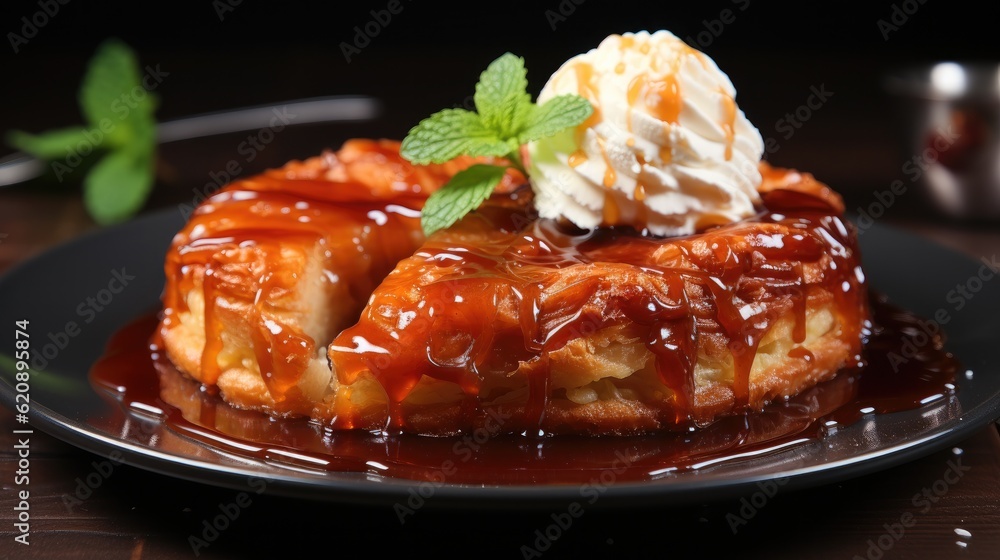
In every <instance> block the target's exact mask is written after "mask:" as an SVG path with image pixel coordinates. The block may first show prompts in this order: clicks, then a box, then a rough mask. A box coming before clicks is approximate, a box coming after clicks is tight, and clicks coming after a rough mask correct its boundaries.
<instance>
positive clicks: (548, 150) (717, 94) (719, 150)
mask: <svg viewBox="0 0 1000 560" xmlns="http://www.w3.org/2000/svg"><path fill="white" fill-rule="evenodd" d="M562 94H578V95H581V96H583V97H585V98H587V99H588V100H589V101H590V102H591V104H592V105H593V107H594V112H593V114H592V115H591V117H590V118H589V119H587V121H585V122H584V123H582V124H581V125H580V126H578V127H576V128H572V129H567V130H565V131H563V132H561V133H559V134H557V135H555V136H552V137H549V138H544V139H542V140H538V141H535V142H531V143H529V144H528V155H529V174H530V176H531V183H532V187H533V189H534V190H535V205H536V207H537V209H538V212H539V214H540V215H541V216H542V217H544V218H559V217H565V218H567V219H569V220H570V221H571V222H573V223H575V224H576V225H577V226H579V227H582V228H593V227H596V226H601V225H605V226H612V225H631V226H633V227H635V228H636V229H638V230H643V229H645V230H646V231H648V232H649V233H652V234H654V235H686V234H691V233H694V232H696V231H698V230H700V229H703V228H705V227H708V226H711V225H716V224H722V223H730V222H733V221H736V220H740V219H743V218H746V217H749V216H751V215H753V214H754V212H755V209H754V205H755V203H757V202H758V201H759V200H760V198H759V195H758V193H757V187H758V186H759V185H760V182H761V175H760V172H759V170H758V164H759V163H760V160H761V156H762V155H763V152H764V142H763V140H762V138H761V135H760V132H759V131H758V130H757V129H756V128H755V127H754V126H753V125H752V124H750V122H749V121H748V120H747V119H746V117H745V116H744V114H743V112H742V111H741V110H740V109H739V107H737V106H736V102H735V100H734V99H735V96H736V90H735V88H734V87H733V84H732V82H731V81H730V80H729V77H728V76H726V74H724V73H723V72H722V71H721V70H719V67H718V66H716V64H715V62H714V61H712V59H710V58H709V57H708V56H706V55H705V54H704V53H702V52H700V51H697V50H694V49H692V48H691V47H689V46H688V45H687V44H685V43H684V42H683V41H681V40H680V39H678V38H677V37H676V36H675V35H673V34H672V33H670V32H669V31H657V32H655V33H652V34H650V33H648V32H645V31H643V32H639V33H625V34H623V35H612V36H610V37H608V38H606V39H605V40H604V41H602V42H601V44H600V45H599V46H598V47H597V48H596V49H593V50H591V51H590V52H587V53H585V54H581V55H578V56H576V57H573V58H571V59H570V60H568V61H566V63H564V64H563V65H562V67H560V68H559V70H558V71H556V73H555V74H553V75H552V77H551V78H549V81H548V82H547V83H546V84H545V87H544V88H543V89H542V91H541V93H540V94H539V96H538V103H539V104H541V103H544V102H545V101H547V100H548V99H550V98H552V97H554V96H557V95H562Z"/></svg>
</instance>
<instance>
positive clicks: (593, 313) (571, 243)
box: [331, 170, 867, 433]
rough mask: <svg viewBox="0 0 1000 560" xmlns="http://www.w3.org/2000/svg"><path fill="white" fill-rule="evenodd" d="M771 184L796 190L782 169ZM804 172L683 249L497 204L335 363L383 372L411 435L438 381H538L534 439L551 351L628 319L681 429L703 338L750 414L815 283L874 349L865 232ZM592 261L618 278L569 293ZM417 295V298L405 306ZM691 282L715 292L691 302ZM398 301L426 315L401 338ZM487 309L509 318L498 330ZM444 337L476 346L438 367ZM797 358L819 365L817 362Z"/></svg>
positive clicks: (365, 324) (340, 348)
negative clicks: (723, 361) (861, 247)
mask: <svg viewBox="0 0 1000 560" xmlns="http://www.w3.org/2000/svg"><path fill="white" fill-rule="evenodd" d="M765 176H766V177H768V179H769V181H771V182H774V183H781V182H782V179H781V177H783V175H781V172H779V171H774V170H769V171H767V173H766V174H765ZM795 177H796V178H797V179H798V181H799V183H797V184H782V185H781V187H780V188H772V189H765V190H763V192H762V197H763V200H764V208H765V209H762V210H761V212H760V214H758V215H757V216H755V217H754V218H752V219H750V220H747V221H745V222H737V223H734V224H730V225H725V226H718V227H714V228H713V229H711V230H710V231H709V232H705V233H703V234H701V235H694V236H690V237H681V238H654V237H649V236H643V235H640V234H638V233H636V232H635V231H632V230H630V229H629V228H599V229H596V230H588V231H580V230H575V229H566V228H564V227H562V226H560V225H559V224H558V223H556V222H554V221H551V220H542V219H536V218H535V217H533V216H532V214H531V212H532V211H531V208H530V204H527V203H526V201H525V197H523V196H522V197H521V199H520V201H518V202H516V203H515V202H514V201H512V200H510V199H507V198H497V197H494V199H493V200H492V201H491V202H489V203H488V204H487V205H485V206H483V207H481V208H480V210H479V211H477V213H476V215H475V217H474V218H467V219H466V220H465V221H463V222H460V223H459V224H458V225H457V226H454V227H453V228H452V229H451V230H446V232H445V233H442V234H439V235H438V236H437V237H435V238H432V239H430V240H429V241H428V242H427V243H426V244H425V245H424V246H423V247H422V248H421V249H420V250H419V251H418V252H417V254H416V255H415V256H414V257H413V259H411V261H410V262H407V263H404V265H402V266H401V267H398V268H397V271H396V273H395V274H393V275H392V276H390V277H389V278H387V279H386V281H385V282H384V283H383V284H382V285H381V286H380V287H379V288H378V289H377V290H376V291H375V293H374V294H373V296H372V298H371V303H370V305H369V307H368V311H367V312H366V313H365V314H364V315H363V316H362V317H361V320H360V321H359V322H358V324H357V325H355V326H353V327H351V328H349V329H347V330H345V331H343V332H342V333H341V334H340V335H339V336H338V337H337V339H336V340H335V341H334V344H333V348H334V350H333V351H331V358H332V360H333V363H334V366H335V368H336V370H337V372H338V375H340V376H341V380H342V382H345V383H350V382H352V381H353V380H356V379H357V378H358V376H360V375H362V374H364V373H366V372H370V373H371V374H372V375H373V376H374V377H375V378H376V379H377V380H378V382H379V383H380V384H381V385H382V386H383V388H384V389H385V392H386V394H387V395H388V396H389V398H390V399H391V400H392V401H393V403H394V404H393V406H392V407H391V408H390V410H389V413H390V414H392V415H394V418H392V419H391V422H390V425H391V426H395V427H400V428H402V427H405V422H404V420H403V419H402V417H401V416H400V414H401V410H400V408H399V404H400V403H402V401H403V400H404V399H406V397H407V395H408V394H409V392H410V391H411V390H412V388H413V387H414V386H415V385H416V383H417V382H418V381H419V380H420V379H421V378H422V377H423V376H428V377H430V378H433V379H440V380H453V381H454V380H456V379H462V382H461V383H460V384H461V385H462V387H463V391H465V392H466V394H474V395H475V396H476V397H477V398H478V399H479V401H478V402H479V404H480V405H481V404H482V402H483V400H482V399H483V397H484V396H485V395H483V391H484V390H486V389H487V388H488V387H489V385H490V384H491V383H492V382H493V381H494V380H496V379H502V378H506V377H508V376H511V375H515V374H516V375H518V376H526V379H525V382H526V384H527V387H528V395H527V397H526V401H525V402H524V407H525V410H526V411H527V412H526V420H525V425H524V429H525V432H526V433H535V432H537V431H544V428H545V420H544V411H545V410H546V408H547V406H548V405H549V402H550V398H551V393H550V391H551V372H550V371H548V364H549V355H551V353H552V352H554V351H556V350H559V349H560V348H562V347H564V346H565V345H566V344H567V343H568V342H569V341H571V340H573V339H575V338H577V337H579V336H582V334H581V333H587V332H597V331H600V330H601V329H604V328H607V327H611V326H614V325H616V324H620V323H622V322H625V323H628V324H632V325H634V326H637V327H636V328H639V329H640V330H639V331H638V332H637V333H636V334H637V336H638V337H639V338H640V339H641V340H644V341H645V344H646V347H647V349H648V350H649V351H650V352H651V353H652V355H653V356H654V357H655V364H654V367H655V371H656V372H657V375H658V376H659V378H660V380H661V382H662V383H663V385H664V387H666V388H667V389H668V393H669V395H670V396H669V397H668V403H667V406H663V404H662V403H661V405H659V406H660V408H662V409H663V410H664V414H669V415H670V418H669V419H668V423H670V424H676V423H682V422H683V421H685V419H687V418H689V415H690V410H689V409H690V406H691V403H692V402H693V391H694V363H693V362H692V361H691V356H692V354H693V349H694V348H697V345H698V340H699V337H704V336H710V337H719V336H721V337H722V340H724V341H725V344H726V345H727V347H728V349H729V352H730V354H731V356H732V360H733V366H734V380H733V392H734V394H735V398H736V401H737V403H740V404H741V405H746V404H747V403H748V402H749V401H750V398H751V387H750V383H749V380H750V372H751V368H752V366H753V363H754V359H755V357H756V355H757V350H758V346H759V344H760V341H761V339H762V338H763V337H764V336H765V335H766V334H767V332H768V331H769V330H770V328H771V326H772V325H773V324H774V321H775V320H776V319H777V318H778V317H779V316H781V315H783V313H782V310H783V309H787V308H789V306H790V307H791V309H792V310H793V313H792V316H793V317H794V318H795V325H794V329H793V331H794V334H793V337H794V338H795V341H796V342H802V341H803V340H804V339H805V320H806V315H805V310H806V301H807V299H808V297H809V294H810V292H811V290H812V289H814V287H817V286H822V287H823V288H825V289H826V290H828V291H831V292H833V293H834V295H835V310H836V314H837V317H836V319H837V322H838V323H839V324H840V328H842V329H844V330H845V332H846V333H847V334H846V339H847V340H854V341H856V345H855V348H854V350H855V352H860V347H861V334H862V333H861V330H860V329H861V327H859V326H858V325H860V324H863V323H864V319H865V318H866V317H867V291H866V286H865V285H864V281H863V276H862V275H860V274H858V273H857V271H856V266H857V264H856V260H855V256H854V255H853V254H852V253H851V251H850V250H844V249H845V248H849V247H853V246H854V245H855V238H854V236H855V234H854V232H853V230H851V229H850V228H849V227H848V226H847V224H846V223H844V222H843V220H842V218H841V217H840V215H839V213H840V211H841V208H840V207H839V203H838V202H837V200H836V199H832V198H830V197H831V196H835V195H832V194H830V193H829V192H828V191H823V190H820V189H818V187H817V186H818V185H819V184H818V183H816V182H815V181H812V182H809V181H811V179H806V178H804V177H803V176H799V175H796V176H795ZM606 207H608V208H614V205H613V204H606ZM614 217H615V216H607V217H606V219H608V220H609V221H610V219H611V218H614ZM449 232H450V233H449ZM470 240H475V241H470ZM654 255H659V256H658V257H654ZM664 255H670V256H669V257H666V256H664ZM756 261H760V262H756ZM761 263H763V264H761ZM801 263H804V266H805V267H808V268H809V269H810V272H809V276H810V277H811V278H812V281H811V282H812V283H807V282H806V277H807V273H806V271H805V269H804V266H803V265H802V264H801ZM592 266H604V267H607V274H596V275H595V274H586V273H583V274H581V275H580V276H579V278H578V279H577V280H575V281H572V282H569V281H568V280H566V281H567V282H569V285H568V286H563V287H561V288H556V287H555V284H554V283H557V282H560V281H561V279H563V278H564V275H573V274H574V272H573V271H574V270H581V271H585V270H587V269H588V267H592ZM560 271H563V272H560ZM571 277H575V276H571ZM418 278H419V279H420V280H419V281H418V280H417V279H418ZM415 285H419V286H420V287H419V290H418V293H419V296H418V299H416V300H410V299H408V298H407V297H406V296H403V295H402V294H406V293H412V292H411V290H412V287H413V286H415ZM692 285H696V286H699V287H700V289H701V290H702V291H703V292H705V293H707V294H710V297H708V298H699V300H698V301H697V302H694V301H690V300H689V299H688V295H689V293H690V287H691V286H692ZM456 295H457V296H460V298H459V299H456V297H455V296H456ZM458 301H461V303H453V302H458ZM390 302H391V303H390ZM383 303H389V304H391V305H392V306H393V310H394V312H398V313H405V314H408V315H409V314H412V315H409V316H410V317H411V320H409V322H408V324H407V325H406V326H403V327H400V326H399V325H398V324H397V322H396V320H395V319H394V318H388V319H387V318H386V317H382V316H380V315H379V314H378V313H377V312H376V311H374V310H378V309H381V308H383V306H382V304H383ZM484 310H490V311H489V312H490V313H491V314H494V315H495V316H493V317H492V318H491V319H487V320H485V321H484V320H483V317H482V314H483V312H484ZM503 310H517V312H516V313H512V312H511V311H503ZM484 325H485V327H484ZM484 329H485V330H484ZM434 333H438V334H439V335H441V336H446V335H447V333H456V334H458V333H466V334H467V335H468V337H470V338H471V340H467V341H466V342H463V343H462V344H461V345H460V346H462V348H461V349H460V350H461V351H449V352H447V353H446V354H447V355H448V356H450V357H451V358H452V359H450V360H449V361H448V364H447V367H442V366H441V365H440V364H436V363H434V361H433V360H430V359H428V357H429V356H435V355H438V354H440V353H441V349H442V346H441V345H442V343H441V342H440V341H438V340H437V339H435V334H434ZM358 341H363V344H359V343H358ZM796 356H798V357H801V358H802V359H809V356H808V354H807V353H806V352H802V351H799V352H798V353H797V354H796ZM519 364H520V365H519ZM460 372H464V373H465V374H466V375H468V377H465V378H462V376H461V375H460ZM512 372H513V373H512ZM484 383H486V385H485V386H484V385H483V384H484Z"/></svg>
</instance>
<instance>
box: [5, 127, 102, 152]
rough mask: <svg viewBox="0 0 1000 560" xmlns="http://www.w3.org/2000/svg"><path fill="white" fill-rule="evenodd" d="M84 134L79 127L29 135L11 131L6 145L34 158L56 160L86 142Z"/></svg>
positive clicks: (83, 130)
mask: <svg viewBox="0 0 1000 560" xmlns="http://www.w3.org/2000/svg"><path fill="white" fill-rule="evenodd" d="M84 132H85V129H84V128H83V127H79V126H75V127H70V128H60V129H58V130H50V131H48V132H43V133H42V134H29V133H27V132H22V131H20V130H12V131H10V132H8V133H7V143H8V144H10V145H11V146H13V147H14V148H17V149H18V150H21V151H22V152H27V153H29V154H31V155H33V156H35V157H36V158H39V159H45V160H57V159H62V158H65V157H66V155H67V154H69V153H71V152H75V151H76V149H77V146H78V145H80V144H81V143H83V144H86V143H87V142H88V140H87V137H86V136H85V135H84Z"/></svg>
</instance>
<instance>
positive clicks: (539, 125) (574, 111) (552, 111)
mask: <svg viewBox="0 0 1000 560" xmlns="http://www.w3.org/2000/svg"><path fill="white" fill-rule="evenodd" d="M593 112H594V107H593V106H592V105H591V104H590V102H589V101H587V100H586V99H585V98H584V97H581V96H579V95H559V96H556V97H553V98H552V99H549V100H548V101H546V102H545V103H543V104H542V105H533V106H532V107H531V112H530V113H529V115H528V124H527V126H525V127H524V128H523V129H521V131H520V133H519V134H518V135H517V139H518V141H519V142H520V143H522V144H525V143H528V142H531V141H532V140H538V139H540V138H545V137H546V136H552V135H553V134H555V133H557V132H559V131H561V130H564V129H567V128H570V127H573V126H577V125H578V124H580V123H582V122H583V121H585V120H587V118H588V117H590V115H591V114H593Z"/></svg>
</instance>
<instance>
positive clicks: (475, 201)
mask: <svg viewBox="0 0 1000 560" xmlns="http://www.w3.org/2000/svg"><path fill="white" fill-rule="evenodd" d="M505 172H506V168H505V167H501V166H499V165H484V164H478V165H473V166H471V167H469V168H468V169H465V170H463V171H460V172H458V173H456V174H455V176H454V177H452V178H451V180H450V181H448V184H446V185H445V186H443V187H441V189H440V190H438V191H437V192H435V193H434V194H432V195H431V196H430V197H428V198H427V202H426V203H425V204H424V209H423V212H422V213H421V217H420V225H421V226H422V227H423V229H424V233H425V234H426V235H430V234H432V233H434V232H435V231H437V230H439V229H444V228H446V227H448V226H450V225H452V224H454V223H455V222H457V221H458V220H459V219H461V218H462V216H465V215H466V214H468V213H469V212H471V211H473V210H475V209H476V208H478V207H479V205H480V204H482V203H483V201H484V200H486V199H487V198H489V196H490V194H491V193H492V192H493V189H494V188H496V186H497V185H499V184H500V181H501V180H503V176H504V173H505Z"/></svg>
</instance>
